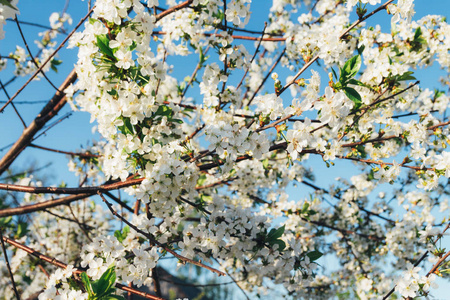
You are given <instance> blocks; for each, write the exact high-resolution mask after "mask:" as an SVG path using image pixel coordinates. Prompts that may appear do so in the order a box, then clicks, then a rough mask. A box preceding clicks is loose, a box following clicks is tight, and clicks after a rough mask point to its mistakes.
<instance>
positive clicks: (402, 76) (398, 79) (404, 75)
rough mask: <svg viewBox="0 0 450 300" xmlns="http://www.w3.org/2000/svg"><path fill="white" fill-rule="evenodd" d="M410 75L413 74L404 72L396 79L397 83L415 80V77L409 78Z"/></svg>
mask: <svg viewBox="0 0 450 300" xmlns="http://www.w3.org/2000/svg"><path fill="white" fill-rule="evenodd" d="M411 74H414V72H411V71H410V72H405V73H403V74H402V75H400V76H398V77H397V81H406V80H416V77H414V76H411Z"/></svg>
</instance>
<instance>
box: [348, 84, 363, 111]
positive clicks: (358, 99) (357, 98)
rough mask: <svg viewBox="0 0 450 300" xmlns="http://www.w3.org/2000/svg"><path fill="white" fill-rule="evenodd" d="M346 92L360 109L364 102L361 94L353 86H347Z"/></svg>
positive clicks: (356, 107)
mask: <svg viewBox="0 0 450 300" xmlns="http://www.w3.org/2000/svg"><path fill="white" fill-rule="evenodd" d="M344 93H345V95H347V97H348V98H349V99H350V100H352V101H353V103H355V107H354V109H358V108H359V107H360V106H361V104H362V100H361V95H360V94H359V93H358V92H357V91H356V90H355V89H353V88H351V87H345V88H344Z"/></svg>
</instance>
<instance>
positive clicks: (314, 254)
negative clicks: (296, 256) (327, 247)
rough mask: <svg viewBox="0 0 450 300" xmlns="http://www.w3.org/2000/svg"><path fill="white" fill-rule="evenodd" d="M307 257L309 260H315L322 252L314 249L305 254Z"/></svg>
mask: <svg viewBox="0 0 450 300" xmlns="http://www.w3.org/2000/svg"><path fill="white" fill-rule="evenodd" d="M306 255H307V256H308V257H309V260H310V261H315V260H318V259H319V258H321V257H322V255H323V253H322V252H320V251H317V250H314V251H312V252H309V253H307V254H306Z"/></svg>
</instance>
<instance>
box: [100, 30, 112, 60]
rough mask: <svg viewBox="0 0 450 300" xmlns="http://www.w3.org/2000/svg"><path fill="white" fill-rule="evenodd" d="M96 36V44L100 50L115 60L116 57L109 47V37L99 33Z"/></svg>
mask: <svg viewBox="0 0 450 300" xmlns="http://www.w3.org/2000/svg"><path fill="white" fill-rule="evenodd" d="M96 38H97V46H98V48H99V49H100V52H101V53H103V54H104V55H106V56H108V57H109V58H111V59H112V60H114V61H115V60H116V57H115V56H114V53H113V51H112V49H111V48H110V47H109V37H108V36H107V35H106V34H100V35H97V36H96Z"/></svg>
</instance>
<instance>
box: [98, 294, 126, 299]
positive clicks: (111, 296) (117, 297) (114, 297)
mask: <svg viewBox="0 0 450 300" xmlns="http://www.w3.org/2000/svg"><path fill="white" fill-rule="evenodd" d="M103 299H105V300H125V298H124V297H122V296H118V295H109V296H108V297H106V298H105V297H104V298H103ZM103 299H102V300H103Z"/></svg>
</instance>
